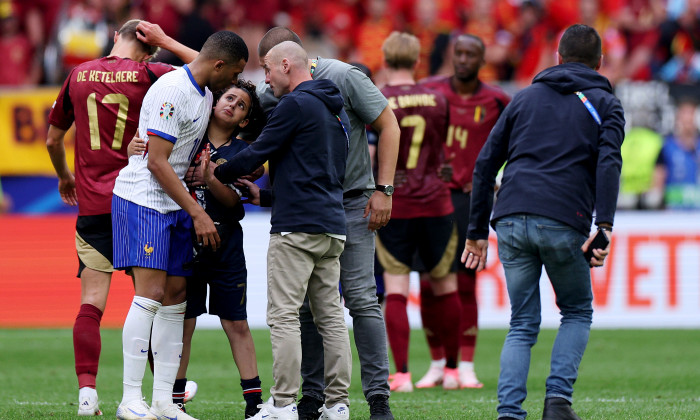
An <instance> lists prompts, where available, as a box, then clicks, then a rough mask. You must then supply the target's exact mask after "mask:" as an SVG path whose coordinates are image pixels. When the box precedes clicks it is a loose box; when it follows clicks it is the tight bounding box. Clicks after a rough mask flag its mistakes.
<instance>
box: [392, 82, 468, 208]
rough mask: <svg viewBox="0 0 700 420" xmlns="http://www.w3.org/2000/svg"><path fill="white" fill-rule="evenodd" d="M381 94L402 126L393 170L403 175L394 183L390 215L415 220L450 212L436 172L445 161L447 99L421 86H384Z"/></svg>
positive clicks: (448, 199)
mask: <svg viewBox="0 0 700 420" xmlns="http://www.w3.org/2000/svg"><path fill="white" fill-rule="evenodd" d="M382 93H383V94H384V96H386V98H387V100H388V101H389V106H390V107H391V109H392V110H393V111H394V115H396V119H397V120H398V122H399V127H400V128H401V142H400V144H399V156H398V161H397V162H396V171H397V172H403V173H405V175H406V176H405V178H406V179H405V182H403V183H399V182H397V183H396V186H395V187H396V188H395V191H394V196H393V203H392V209H391V217H392V218H395V219H414V218H418V217H439V216H445V215H448V214H450V213H452V212H453V211H454V207H453V206H452V200H451V198H450V190H449V189H448V188H447V185H446V184H445V183H444V182H443V181H442V180H441V179H440V177H439V175H438V169H439V167H440V164H442V163H443V161H444V153H443V147H444V145H445V138H446V135H447V118H448V115H449V114H448V112H449V109H448V105H447V100H446V99H445V97H444V96H443V95H442V94H441V93H439V92H436V91H434V90H432V89H428V88H427V87H425V86H420V85H396V86H386V87H384V88H383V89H382Z"/></svg>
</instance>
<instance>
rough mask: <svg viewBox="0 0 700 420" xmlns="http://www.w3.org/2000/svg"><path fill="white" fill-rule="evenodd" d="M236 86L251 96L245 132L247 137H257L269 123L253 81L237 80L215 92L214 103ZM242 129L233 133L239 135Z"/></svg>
mask: <svg viewBox="0 0 700 420" xmlns="http://www.w3.org/2000/svg"><path fill="white" fill-rule="evenodd" d="M234 87H235V88H238V89H241V90H243V91H245V92H246V93H248V96H249V97H250V108H249V109H248V115H246V118H247V119H248V125H246V126H245V132H246V139H248V138H250V139H256V138H257V137H258V136H259V135H260V133H261V132H262V130H263V128H264V127H265V124H266V123H267V116H266V115H265V112H264V111H263V108H262V106H261V105H260V99H259V98H258V95H257V93H255V85H254V84H253V82H251V81H249V80H244V79H238V80H236V81H235V82H234V83H233V84H231V85H229V86H227V87H226V88H224V89H221V90H219V91H216V92H214V102H213V103H214V105H216V104H217V103H218V102H219V99H221V97H222V96H224V93H226V92H227V91H228V90H229V89H231V88H234ZM240 131H241V129H240V128H237V129H236V131H234V133H233V134H234V135H238V133H239V132H240Z"/></svg>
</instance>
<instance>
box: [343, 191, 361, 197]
mask: <svg viewBox="0 0 700 420" xmlns="http://www.w3.org/2000/svg"><path fill="white" fill-rule="evenodd" d="M364 193H365V190H349V191H345V192H344V193H343V198H355V197H359V196H361V195H362V194H364Z"/></svg>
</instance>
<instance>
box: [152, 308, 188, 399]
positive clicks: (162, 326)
mask: <svg viewBox="0 0 700 420" xmlns="http://www.w3.org/2000/svg"><path fill="white" fill-rule="evenodd" d="M186 307H187V302H182V303H179V304H177V305H170V306H161V307H160V309H159V310H158V313H156V317H155V319H154V320H153V335H152V342H151V344H152V346H153V404H156V402H158V403H159V404H158V405H159V406H162V405H165V404H171V403H172V402H173V385H175V378H176V377H177V370H178V369H179V368H180V358H181V357H182V326H183V324H184V322H185V308H186Z"/></svg>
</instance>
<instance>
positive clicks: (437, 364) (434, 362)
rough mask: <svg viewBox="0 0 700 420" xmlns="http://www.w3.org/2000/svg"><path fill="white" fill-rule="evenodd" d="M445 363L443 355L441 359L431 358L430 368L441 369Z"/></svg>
mask: <svg viewBox="0 0 700 420" xmlns="http://www.w3.org/2000/svg"><path fill="white" fill-rule="evenodd" d="M446 364H447V360H445V358H444V357H443V358H442V359H438V360H431V361H430V367H431V368H434V367H436V368H440V369H442V368H444V367H445V365H446Z"/></svg>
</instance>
